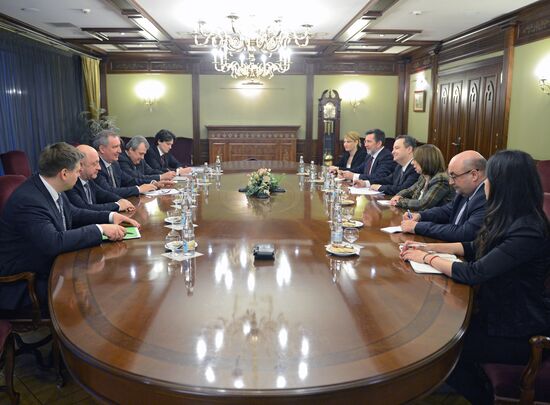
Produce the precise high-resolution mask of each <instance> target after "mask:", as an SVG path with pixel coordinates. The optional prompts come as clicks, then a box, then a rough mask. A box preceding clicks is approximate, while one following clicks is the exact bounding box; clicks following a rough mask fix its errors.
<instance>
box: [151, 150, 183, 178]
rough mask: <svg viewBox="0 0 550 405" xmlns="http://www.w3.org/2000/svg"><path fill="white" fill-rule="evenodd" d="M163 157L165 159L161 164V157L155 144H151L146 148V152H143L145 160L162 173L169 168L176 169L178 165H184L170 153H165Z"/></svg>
mask: <svg viewBox="0 0 550 405" xmlns="http://www.w3.org/2000/svg"><path fill="white" fill-rule="evenodd" d="M164 159H165V160H164V164H163V162H162V159H161V158H160V152H159V149H158V147H157V146H156V145H154V146H151V147H150V148H149V149H147V153H146V154H145V161H146V162H147V164H148V165H149V166H151V168H153V169H154V170H160V171H162V172H163V173H164V172H167V171H169V170H176V169H177V168H178V167H183V166H184V165H182V164H181V163H180V162H179V161H178V159H176V158H175V157H174V155H172V154H171V153H165V154H164Z"/></svg>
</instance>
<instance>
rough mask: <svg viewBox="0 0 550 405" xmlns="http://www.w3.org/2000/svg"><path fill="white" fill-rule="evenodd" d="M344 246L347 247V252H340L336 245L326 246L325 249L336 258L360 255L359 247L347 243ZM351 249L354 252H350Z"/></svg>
mask: <svg viewBox="0 0 550 405" xmlns="http://www.w3.org/2000/svg"><path fill="white" fill-rule="evenodd" d="M342 245H343V246H345V247H346V250H345V251H340V250H339V249H338V247H335V246H334V245H325V249H326V251H327V252H329V253H330V254H331V255H335V256H353V255H358V254H359V248H358V247H357V246H354V245H349V244H347V243H344V244H342ZM349 248H351V249H353V251H351V250H348V249H349Z"/></svg>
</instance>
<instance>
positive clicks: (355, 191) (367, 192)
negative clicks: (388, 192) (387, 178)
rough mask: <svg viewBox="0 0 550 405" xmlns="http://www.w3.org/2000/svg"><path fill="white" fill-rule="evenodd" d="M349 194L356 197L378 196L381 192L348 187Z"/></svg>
mask: <svg viewBox="0 0 550 405" xmlns="http://www.w3.org/2000/svg"><path fill="white" fill-rule="evenodd" d="M349 192H350V194H357V195H380V194H382V192H380V191H375V190H371V189H370V188H366V187H350V188H349Z"/></svg>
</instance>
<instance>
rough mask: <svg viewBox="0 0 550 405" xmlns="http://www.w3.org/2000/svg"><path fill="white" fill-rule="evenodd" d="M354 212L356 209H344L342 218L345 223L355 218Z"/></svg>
mask: <svg viewBox="0 0 550 405" xmlns="http://www.w3.org/2000/svg"><path fill="white" fill-rule="evenodd" d="M353 211H354V207H342V216H343V217H344V221H346V222H350V221H351V218H352V217H353Z"/></svg>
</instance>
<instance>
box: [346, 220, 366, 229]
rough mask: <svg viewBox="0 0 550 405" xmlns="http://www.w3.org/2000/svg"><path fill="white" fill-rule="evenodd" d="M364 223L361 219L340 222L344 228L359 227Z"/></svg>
mask: <svg viewBox="0 0 550 405" xmlns="http://www.w3.org/2000/svg"><path fill="white" fill-rule="evenodd" d="M363 225H364V224H363V223H362V222H361V221H356V220H354V219H352V220H351V221H344V222H342V226H343V227H344V228H361V227H362V226H363Z"/></svg>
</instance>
